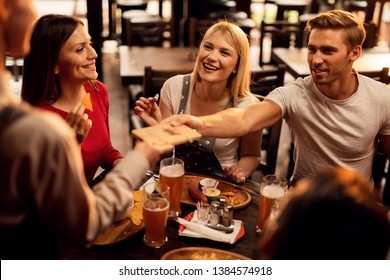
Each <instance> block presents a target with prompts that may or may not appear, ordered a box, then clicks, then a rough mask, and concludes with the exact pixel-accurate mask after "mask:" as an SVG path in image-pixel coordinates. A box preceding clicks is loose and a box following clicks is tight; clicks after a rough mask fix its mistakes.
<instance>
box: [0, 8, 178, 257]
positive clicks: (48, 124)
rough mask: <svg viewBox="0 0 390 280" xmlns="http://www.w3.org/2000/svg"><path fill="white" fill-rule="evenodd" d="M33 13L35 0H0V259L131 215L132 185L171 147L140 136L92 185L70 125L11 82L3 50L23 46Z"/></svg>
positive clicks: (82, 235)
mask: <svg viewBox="0 0 390 280" xmlns="http://www.w3.org/2000/svg"><path fill="white" fill-rule="evenodd" d="M35 19H36V11H35V7H34V5H33V4H32V0H0V60H1V63H0V155H1V156H0V166H1V169H0V186H1V187H0V240H1V241H0V257H1V259H55V258H58V256H59V255H58V254H59V244H60V241H64V242H66V243H67V244H70V245H73V246H85V245H88V244H91V243H92V242H93V241H94V239H95V238H96V236H97V235H98V234H99V233H101V232H102V231H104V230H105V229H106V228H108V227H109V226H110V225H111V224H112V223H113V222H114V221H116V220H120V219H123V218H125V217H126V216H127V215H128V207H129V206H130V205H132V204H133V195H132V189H133V188H136V187H137V186H139V184H140V182H141V180H142V179H143V177H144V175H145V172H146V171H147V169H148V168H149V167H150V166H151V165H153V164H155V163H156V162H157V161H158V160H159V157H160V155H161V154H164V153H167V152H169V151H170V150H172V149H173V146H171V145H166V146H161V147H158V148H155V147H150V146H149V145H147V144H146V143H143V142H140V143H137V144H136V147H135V149H134V150H133V151H130V152H129V153H128V154H127V155H126V157H125V158H124V159H123V161H122V162H121V163H120V164H118V165H117V166H115V168H114V169H113V170H112V172H110V174H109V175H107V176H106V178H105V179H104V180H103V181H102V182H101V183H99V184H97V185H96V187H95V188H94V190H93V191H92V190H91V189H90V188H89V186H88V184H87V181H86V179H85V175H84V172H83V162H82V158H81V155H80V147H79V145H78V142H77V140H76V134H75V131H74V130H72V129H71V128H70V127H69V125H68V124H67V123H66V122H65V121H64V120H63V119H61V118H60V117H59V116H58V115H55V114H53V113H51V112H43V111H40V110H36V109H33V108H31V107H30V106H29V105H28V104H25V103H23V102H22V103H21V104H18V102H17V101H15V98H14V95H13V93H12V92H11V90H10V88H9V79H10V75H9V73H8V72H7V71H6V69H5V67H4V60H5V55H9V56H15V55H17V56H22V55H23V54H24V53H25V52H26V51H28V44H24V43H25V42H29V36H30V34H31V27H32V24H33V21H34V20H35ZM17 40H18V41H17Z"/></svg>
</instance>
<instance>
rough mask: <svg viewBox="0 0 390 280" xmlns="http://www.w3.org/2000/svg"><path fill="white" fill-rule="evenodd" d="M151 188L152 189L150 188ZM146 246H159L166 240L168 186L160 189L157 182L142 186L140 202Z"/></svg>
mask: <svg viewBox="0 0 390 280" xmlns="http://www.w3.org/2000/svg"><path fill="white" fill-rule="evenodd" d="M152 188H153V189H152ZM142 209H143V216H144V223H145V234H144V243H145V245H146V246H149V247H154V248H160V247H161V246H163V245H164V244H165V243H166V242H167V241H168V237H167V234H166V226H167V220H168V211H169V188H167V189H166V190H164V191H161V190H160V188H159V184H158V182H150V183H148V186H147V187H146V186H145V188H144V192H143V202H142Z"/></svg>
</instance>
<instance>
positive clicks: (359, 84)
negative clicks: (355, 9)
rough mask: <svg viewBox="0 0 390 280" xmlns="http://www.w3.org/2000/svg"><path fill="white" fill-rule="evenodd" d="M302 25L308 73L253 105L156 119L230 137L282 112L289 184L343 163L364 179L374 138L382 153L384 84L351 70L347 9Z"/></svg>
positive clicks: (389, 144) (389, 121) (361, 36)
mask: <svg viewBox="0 0 390 280" xmlns="http://www.w3.org/2000/svg"><path fill="white" fill-rule="evenodd" d="M306 30H307V31H309V32H310V34H309V41H308V45H307V47H308V54H307V61H308V64H309V68H310V71H311V75H310V76H307V77H305V78H303V79H302V78H298V79H297V80H295V81H294V82H292V83H289V84H287V85H285V86H283V87H279V88H277V89H275V90H274V91H272V92H271V93H270V94H268V95H267V98H266V99H265V100H264V101H263V102H261V103H259V104H255V105H251V106H248V107H245V108H239V109H228V110H225V111H222V112H220V113H217V114H214V115H211V116H205V117H195V116H190V115H175V116H171V117H170V118H168V119H165V120H164V122H170V123H172V124H175V125H178V124H182V123H185V124H187V125H189V126H191V127H192V128H195V129H197V130H198V131H199V132H200V133H201V134H202V135H203V136H214V137H233V136H239V135H245V134H247V133H248V132H251V131H256V130H259V129H262V128H265V127H269V126H271V125H273V124H274V123H275V122H277V121H278V120H280V118H284V119H285V120H286V122H287V124H288V125H289V128H290V133H291V138H292V141H293V143H294V155H293V159H294V162H295V167H294V171H293V174H292V177H291V178H290V180H291V183H292V184H294V182H296V181H297V180H299V179H301V178H303V177H305V176H310V175H312V174H315V173H316V172H317V171H319V170H321V169H322V168H327V167H333V166H344V167H350V168H352V169H354V170H356V171H357V172H358V173H359V174H361V175H362V176H363V177H364V178H365V180H367V181H371V182H372V178H371V172H372V164H373V158H374V155H375V151H376V147H377V143H378V139H379V141H380V145H381V146H382V148H383V151H384V152H385V154H386V155H387V157H389V156H390V87H388V86H387V85H385V84H383V83H380V82H377V81H374V80H373V79H371V78H369V77H366V76H363V75H360V74H359V73H357V71H356V70H354V69H353V63H354V62H355V61H356V60H357V59H359V57H360V55H361V53H362V44H363V42H364V40H365V36H366V33H365V30H364V26H363V24H362V22H360V21H359V20H358V19H357V17H356V16H355V15H353V14H352V13H349V12H346V11H341V10H332V11H328V12H326V13H321V14H318V15H317V16H315V17H314V18H313V19H311V20H310V21H308V23H307V26H306ZM378 70H379V69H378Z"/></svg>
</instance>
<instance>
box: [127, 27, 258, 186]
mask: <svg viewBox="0 0 390 280" xmlns="http://www.w3.org/2000/svg"><path fill="white" fill-rule="evenodd" d="M249 56H250V53H249V40H248V36H247V35H246V34H245V33H244V31H242V29H241V28H240V27H239V26H237V25H236V24H234V23H231V22H228V21H225V20H220V21H218V22H216V23H214V24H213V25H212V26H211V27H210V28H209V29H208V30H207V32H206V34H205V35H204V37H203V39H202V42H201V43H200V47H199V52H198V55H197V59H196V63H195V67H194V70H193V72H192V73H191V74H188V75H177V76H175V77H172V78H170V79H168V80H167V81H166V82H165V83H164V85H163V87H162V89H161V99H160V105H159V106H158V105H157V104H156V100H155V99H154V98H148V99H146V98H144V97H141V98H140V99H139V100H137V101H136V107H135V108H134V111H135V112H136V113H137V114H138V115H139V116H140V117H141V118H142V120H143V121H144V122H145V123H147V124H149V125H154V124H156V123H158V122H160V121H161V120H162V119H164V118H167V117H169V116H171V115H172V114H179V113H187V114H191V115H194V116H205V115H209V114H213V113H216V112H219V111H222V110H225V109H227V108H232V107H235V108H242V107H246V106H249V105H251V104H255V103H258V100H257V98H256V97H255V96H254V95H253V94H251V92H250V88H249V84H250V61H249V59H250V57H249ZM261 133H262V131H261V130H259V131H254V132H252V133H249V134H246V135H243V136H242V137H235V138H226V139H216V138H210V137H203V138H201V139H200V140H199V141H195V142H194V143H191V144H184V145H178V146H176V148H175V157H178V158H181V159H183V161H184V163H185V164H186V170H187V171H191V172H195V173H200V174H206V175H211V174H213V175H218V176H220V177H226V178H228V179H230V180H232V181H234V182H237V183H242V182H245V180H246V179H247V178H249V177H250V176H251V174H252V173H253V171H255V170H256V168H257V166H258V165H259V162H260V161H259V160H260V155H261ZM206 151H207V152H206Z"/></svg>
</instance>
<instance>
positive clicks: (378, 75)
mask: <svg viewBox="0 0 390 280" xmlns="http://www.w3.org/2000/svg"><path fill="white" fill-rule="evenodd" d="M359 74H361V75H364V76H367V77H370V78H371V79H374V80H376V81H378V82H382V83H385V84H389V83H390V76H389V67H383V68H382V69H381V70H379V71H370V72H359Z"/></svg>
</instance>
